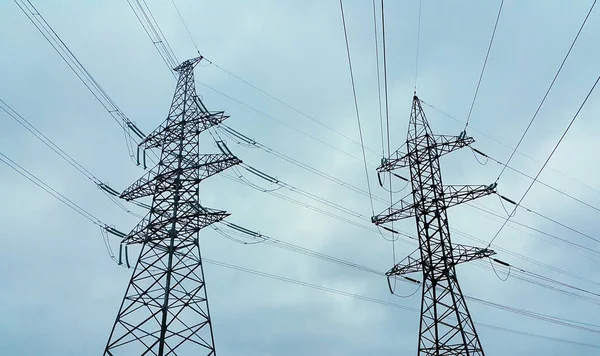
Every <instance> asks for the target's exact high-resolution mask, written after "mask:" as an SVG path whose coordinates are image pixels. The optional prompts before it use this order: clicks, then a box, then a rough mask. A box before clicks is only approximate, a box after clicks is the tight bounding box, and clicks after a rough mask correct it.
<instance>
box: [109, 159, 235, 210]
mask: <svg viewBox="0 0 600 356" xmlns="http://www.w3.org/2000/svg"><path fill="white" fill-rule="evenodd" d="M186 162H187V164H186V165H185V166H182V167H181V168H175V169H171V170H167V171H164V172H161V173H157V172H159V171H160V168H162V167H161V164H160V163H159V165H157V166H156V167H155V168H153V169H152V170H150V172H148V173H147V174H145V175H144V176H143V177H142V178H140V179H138V180H137V181H136V182H135V183H133V184H132V185H131V186H130V187H129V188H127V189H126V190H125V191H124V192H123V193H122V194H121V198H122V199H125V200H127V201H130V200H133V199H137V198H141V197H145V196H150V195H153V194H154V193H155V192H157V191H158V192H162V191H166V190H168V189H169V188H171V187H173V185H174V184H176V182H175V180H176V178H177V177H179V178H178V179H179V182H180V183H181V182H190V183H193V184H198V183H200V182H201V181H202V180H204V179H206V178H208V177H210V176H212V175H214V174H217V173H219V172H222V171H224V170H226V169H227V168H229V167H232V166H234V165H236V164H239V163H241V162H242V161H241V160H240V159H238V158H237V157H235V156H234V155H232V154H204V155H202V156H200V157H199V158H197V160H195V162H192V161H191V160H188V161H186ZM192 171H196V172H197V171H199V174H198V173H195V174H191V173H192Z"/></svg>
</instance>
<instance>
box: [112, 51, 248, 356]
mask: <svg viewBox="0 0 600 356" xmlns="http://www.w3.org/2000/svg"><path fill="white" fill-rule="evenodd" d="M201 59H202V57H197V58H194V59H190V60H187V61H185V62H183V63H182V64H180V65H179V66H178V67H176V68H175V69H174V70H175V71H176V72H178V73H179V79H178V81H177V87H176V89H175V95H174V96H173V101H172V103H171V109H170V110H169V116H168V117H167V119H166V121H165V122H164V123H163V124H162V125H160V126H159V127H158V128H157V129H156V130H155V131H154V132H152V133H150V134H149V135H148V136H147V137H146V138H145V139H144V140H143V141H142V142H141V143H140V144H139V146H138V156H139V150H140V149H142V150H143V151H142V152H144V157H145V150H147V149H159V148H160V150H161V153H160V160H159V162H158V164H157V165H156V167H155V168H153V169H151V170H150V171H149V172H148V173H147V174H146V175H144V176H143V177H142V178H140V179H139V180H138V181H137V182H135V183H134V184H133V185H132V186H130V187H129V188H127V189H126V190H125V191H124V192H123V193H122V194H121V198H124V199H126V200H133V199H137V198H142V197H148V196H152V208H151V209H150V212H149V213H148V215H147V216H146V217H145V218H144V219H143V220H142V222H140V224H138V225H137V226H136V227H135V228H134V229H133V230H132V231H131V232H130V233H129V234H128V235H127V236H126V237H124V239H123V242H124V243H126V244H128V245H130V244H141V245H142V248H141V252H140V256H139V258H138V260H137V263H136V265H135V268H134V270H133V275H132V277H131V280H130V282H129V285H128V287H127V291H126V292H125V297H124V299H123V302H122V303H121V307H120V309H119V313H118V315H117V318H116V320H115V323H114V326H113V328H112V331H111V333H110V336H109V340H108V343H107V345H106V349H105V351H104V354H105V355H117V354H118V355H160V356H162V355H177V354H185V355H188V354H194V355H215V345H214V338H213V331H212V324H211V319H210V313H209V308H208V300H207V295H206V288H205V279H204V271H203V268H202V258H201V255H200V240H199V237H200V235H199V231H200V230H201V229H202V228H204V227H206V226H209V225H210V224H213V223H215V222H218V221H220V220H222V219H224V218H225V217H227V216H228V215H229V214H228V213H226V212H224V211H220V210H214V209H208V208H205V207H202V206H201V205H200V204H199V201H200V200H199V188H198V183H200V182H201V181H202V180H204V179H206V178H208V177H209V176H212V175H214V174H216V173H219V172H221V171H223V170H225V169H227V168H229V167H231V166H234V165H236V164H239V163H241V161H240V160H239V159H237V158H236V157H235V156H234V155H233V154H232V153H231V152H230V151H229V149H227V147H226V146H225V144H224V143H223V142H221V141H217V146H218V147H219V149H220V150H221V151H222V152H221V153H220V154H200V138H199V134H200V133H201V132H202V131H205V130H207V129H209V128H210V127H212V126H215V125H218V124H220V123H221V122H222V121H223V120H225V119H226V118H227V117H228V116H225V115H224V113H223V112H222V111H219V112H209V111H208V110H207V109H206V107H205V106H204V104H203V103H202V101H201V100H200V98H199V97H198V96H197V95H196V91H195V86H194V72H193V70H194V67H195V66H196V64H197V63H198V62H200V60H201Z"/></svg>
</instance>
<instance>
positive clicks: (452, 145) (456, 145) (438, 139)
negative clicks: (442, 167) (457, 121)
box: [433, 131, 475, 157]
mask: <svg viewBox="0 0 600 356" xmlns="http://www.w3.org/2000/svg"><path fill="white" fill-rule="evenodd" d="M433 139H434V140H435V146H436V148H437V151H438V154H439V156H443V155H445V154H447V153H450V152H453V151H456V150H458V149H460V148H463V147H466V146H469V145H471V144H472V143H473V142H475V139H474V138H472V137H467V134H466V132H465V131H463V132H461V133H460V135H458V136H452V135H433ZM439 156H438V157H439Z"/></svg>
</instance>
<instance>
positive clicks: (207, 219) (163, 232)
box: [122, 204, 230, 245]
mask: <svg viewBox="0 0 600 356" xmlns="http://www.w3.org/2000/svg"><path fill="white" fill-rule="evenodd" d="M182 210H183V209H182ZM229 215H230V214H229V213H227V212H225V211H221V210H216V209H209V208H206V207H201V206H200V205H198V204H196V205H195V206H189V207H188V208H187V209H185V210H184V212H183V214H181V215H180V216H178V217H177V218H173V217H171V216H169V215H166V214H157V212H156V211H151V212H150V213H149V214H148V215H147V216H146V217H144V218H143V219H142V221H141V222H140V223H139V224H138V225H137V226H136V227H134V228H133V230H131V232H130V233H129V234H128V235H127V236H125V237H124V238H123V241H122V242H123V243H126V244H129V245H131V244H138V243H144V242H148V241H151V240H160V239H162V238H165V237H167V236H168V234H169V231H170V227H171V226H172V224H173V223H174V222H176V223H177V224H178V225H179V226H181V229H180V232H182V233H183V232H188V233H194V232H197V231H200V230H201V229H203V228H205V227H206V226H209V225H211V224H214V223H216V222H219V221H221V220H223V219H225V218H226V217H228V216H229ZM198 222H199V224H198ZM186 228H189V229H191V231H186V230H187V229H186ZM181 235H182V236H183V235H186V234H181ZM187 235H188V236H189V234H187Z"/></svg>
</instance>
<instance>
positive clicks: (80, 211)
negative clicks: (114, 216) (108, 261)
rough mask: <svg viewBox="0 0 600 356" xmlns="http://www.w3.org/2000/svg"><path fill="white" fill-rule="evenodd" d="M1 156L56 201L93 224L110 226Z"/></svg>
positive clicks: (5, 162) (11, 166)
mask: <svg viewBox="0 0 600 356" xmlns="http://www.w3.org/2000/svg"><path fill="white" fill-rule="evenodd" d="M0 156H2V157H4V158H0V161H2V162H3V163H4V164H6V165H7V166H9V167H10V168H12V169H13V170H14V171H15V172H17V173H19V174H20V175H21V176H23V177H24V178H26V179H27V180H29V181H30V182H31V183H33V184H35V185H37V186H38V187H40V188H41V189H43V190H44V191H45V192H46V193H48V194H50V195H52V196H53V197H55V198H56V199H58V200H59V201H61V202H62V203H64V204H65V205H67V206H68V207H69V208H71V209H73V210H74V211H76V212H77V213H78V214H79V215H81V216H83V217H84V218H86V219H88V220H89V221H90V222H91V223H93V224H95V225H98V226H100V227H104V226H108V225H107V224H105V223H103V222H102V221H100V220H99V219H98V218H96V217H95V216H94V215H92V214H91V213H90V212H88V211H87V210H85V209H84V208H82V207H81V206H79V205H77V204H75V203H74V202H73V201H72V200H71V199H69V198H67V197H65V196H64V195H62V194H61V193H60V192H58V191H57V190H56V189H54V188H52V187H51V186H49V185H48V184H46V183H44V182H43V181H42V180H41V179H39V178H38V177H36V176H35V175H33V174H32V173H31V172H29V171H28V170H27V169H25V168H23V167H22V166H20V165H19V164H18V163H16V162H15V161H13V160H12V159H10V158H9V157H8V156H6V155H5V154H4V153H2V152H0Z"/></svg>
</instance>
